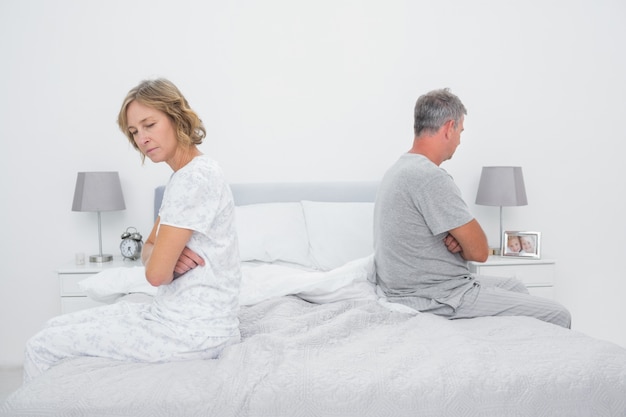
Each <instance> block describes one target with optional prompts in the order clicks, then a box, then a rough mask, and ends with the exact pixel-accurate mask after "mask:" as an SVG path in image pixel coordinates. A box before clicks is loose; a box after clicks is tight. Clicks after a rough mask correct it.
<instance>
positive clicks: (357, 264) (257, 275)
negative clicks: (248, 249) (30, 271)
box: [79, 255, 417, 314]
mask: <svg viewBox="0 0 626 417" xmlns="http://www.w3.org/2000/svg"><path fill="white" fill-rule="evenodd" d="M373 259H374V257H373V255H370V256H368V257H365V258H360V259H356V260H354V261H351V262H348V263H347V264H345V265H343V266H341V267H339V268H335V269H332V270H330V271H313V270H305V269H302V268H298V267H295V266H289V265H285V264H267V263H253V262H244V263H243V264H242V281H241V293H240V304H241V305H242V306H250V305H254V304H257V303H260V302H262V301H265V300H269V299H271V298H274V297H281V296H285V295H297V296H298V297H300V298H302V299H304V300H306V301H309V302H312V303H317V304H324V303H330V302H336V301H346V300H378V301H379V302H380V303H381V304H382V305H385V306H387V307H388V308H390V309H394V310H397V311H405V312H412V313H414V314H417V312H416V311H415V310H412V309H410V308H409V307H406V306H403V305H400V304H396V303H389V302H387V301H386V299H385V297H384V296H383V295H382V292H381V291H379V290H378V291H377V288H376V286H375V285H374V284H373V282H374V278H373V274H374V260H373ZM79 286H80V287H81V289H82V290H83V291H84V292H85V293H86V294H87V295H88V296H89V297H90V298H92V299H94V300H96V301H100V302H105V303H111V302H114V301H116V300H118V299H120V298H121V297H123V296H124V295H127V294H133V293H143V294H148V295H155V294H156V287H153V286H151V285H150V284H149V283H148V282H147V281H146V278H145V269H144V267H139V266H138V267H132V268H124V267H120V268H111V269H108V270H106V271H103V272H100V273H98V274H96V275H93V276H91V277H89V278H86V279H84V280H82V281H81V282H79Z"/></svg>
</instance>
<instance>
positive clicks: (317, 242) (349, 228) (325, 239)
mask: <svg viewBox="0 0 626 417" xmlns="http://www.w3.org/2000/svg"><path fill="white" fill-rule="evenodd" d="M302 208H303V210H304V219H305V221H306V229H307V233H308V235H309V245H310V256H311V259H312V260H313V262H314V266H315V267H317V268H319V269H321V270H324V271H328V270H331V269H334V268H337V267H339V266H342V265H344V264H346V263H347V262H350V261H352V260H355V259H358V258H363V257H366V256H369V255H371V254H372V253H373V252H374V237H373V228H374V203H350V202H346V203H326V202H316V201H302Z"/></svg>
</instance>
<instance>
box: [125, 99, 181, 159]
mask: <svg viewBox="0 0 626 417" xmlns="http://www.w3.org/2000/svg"><path fill="white" fill-rule="evenodd" d="M126 118H127V119H128V131H129V132H130V133H131V134H132V136H133V139H134V140H135V144H137V146H138V147H139V150H140V151H141V152H142V153H143V154H144V155H146V156H147V157H148V158H150V160H151V161H152V162H164V161H165V162H168V163H169V164H170V165H171V163H172V162H173V161H174V159H175V155H176V151H177V149H178V138H177V136H176V130H175V129H174V124H173V123H172V121H171V120H170V118H169V117H168V116H167V115H166V114H165V113H163V112H162V111H160V110H157V109H153V108H152V107H148V106H146V105H144V104H142V103H140V102H138V101H136V100H135V101H132V102H131V103H130V104H129V105H128V108H127V109H126Z"/></svg>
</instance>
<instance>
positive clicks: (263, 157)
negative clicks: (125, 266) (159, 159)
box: [0, 0, 626, 366]
mask: <svg viewBox="0 0 626 417" xmlns="http://www.w3.org/2000/svg"><path fill="white" fill-rule="evenodd" d="M625 18H626V3H624V2H622V1H618V0H613V1H611V0H581V1H577V2H570V1H568V0H550V1H544V0H524V1H518V0H515V1H510V2H501V1H498V0H485V1H466V0H444V1H437V2H432V1H414V0H406V1H402V0H385V1H373V0H371V1H362V0H352V1H350V0H319V1H315V2H305V1H293V0H264V1H251V0H248V1H245V0H242V1H237V2H226V1H191V0H176V1H163V0H131V1H126V0H125V1H121V0H111V1H106V2H104V1H79V0H57V1H54V2H52V1H46V0H3V1H2V2H0V59H1V64H0V140H1V141H2V152H0V169H1V171H0V198H1V200H2V202H1V203H0V204H1V205H2V215H1V216H0V230H1V231H2V240H1V241H2V250H1V251H0V261H1V264H2V266H3V269H2V275H1V276H0V365H7V366H8V365H16V364H20V363H21V361H22V352H23V348H24V343H25V341H26V340H27V338H28V337H30V336H31V335H32V334H33V333H35V332H36V331H37V330H38V329H39V328H40V327H41V326H42V324H43V323H44V322H45V320H47V319H48V318H50V317H52V316H54V315H56V314H58V313H59V312H60V301H59V287H58V280H57V275H56V272H55V270H56V268H58V267H59V266H60V265H62V264H65V263H68V262H71V261H72V260H73V258H74V254H75V253H76V252H85V253H86V254H87V255H89V254H92V253H96V252H97V251H98V243H97V223H96V215H95V213H77V212H72V211H71V203H72V197H73V192H74V185H75V181H76V173H77V172H79V171H108V170H112V171H119V173H120V177H121V181H122V187H123V190H124V196H125V198H126V205H127V209H126V210H125V211H119V212H109V213H103V215H102V221H103V241H104V250H105V252H109V253H118V246H119V242H120V234H121V233H122V232H123V231H124V230H125V229H126V227H128V226H134V227H136V228H137V229H139V231H140V232H142V233H143V234H144V235H147V234H148V232H149V231H150V227H151V216H152V192H153V188H154V187H155V186H157V185H159V184H163V183H165V182H166V181H167V178H168V176H169V175H170V171H169V168H168V167H167V166H166V165H163V164H161V165H154V164H152V163H151V162H149V161H148V162H146V164H145V165H143V166H142V165H141V163H140V158H139V156H138V155H137V153H136V152H135V151H134V150H133V149H132V148H131V147H130V146H129V145H128V143H127V142H126V139H125V138H124V136H122V134H121V133H120V132H119V131H118V129H117V126H116V123H115V122H116V117H117V112H118V109H119V106H120V104H121V101H122V99H123V97H124V96H125V94H126V92H127V91H128V90H129V89H130V88H131V87H133V86H134V85H136V84H137V83H138V82H139V81H140V80H142V79H144V78H151V77H155V76H163V77H167V78H169V79H171V80H172V81H173V82H175V83H176V84H177V85H178V86H179V87H180V89H181V90H182V91H183V93H184V94H185V95H186V96H187V98H188V99H189V101H190V103H191V105H192V107H194V108H195V109H196V110H197V111H198V113H199V114H200V115H201V117H202V118H203V120H204V121H205V123H206V127H207V131H208V139H207V141H206V143H205V144H204V145H202V150H203V151H204V152H205V153H207V154H210V155H211V156H213V157H214V158H216V159H217V160H219V161H220V162H221V164H222V166H223V168H224V170H225V171H226V173H227V176H228V179H229V180H230V181H231V182H260V181H308V180H311V181H321V180H378V179H379V178H380V177H381V176H382V175H383V173H384V172H385V170H386V169H387V167H388V166H389V165H391V164H392V163H393V162H394V161H395V160H396V159H397V158H398V156H399V155H400V154H401V153H403V152H405V151H406V150H408V148H409V147H410V145H411V141H412V108H413V105H414V102H415V100H416V98H417V97H418V96H419V95H420V94H422V93H424V92H426V91H428V90H431V89H434V88H440V87H450V88H452V91H453V92H455V93H456V94H458V95H459V96H460V97H461V99H462V100H463V101H464V103H465V104H466V106H467V108H468V111H469V114H468V116H467V118H466V123H465V133H464V134H463V137H462V144H461V146H460V147H459V148H458V150H457V153H456V155H455V157H454V159H453V160H451V161H449V162H447V163H445V164H444V165H443V167H444V168H446V169H447V170H448V171H449V172H450V173H451V174H452V175H453V176H454V177H455V179H456V181H457V183H458V184H459V186H460V188H461V190H462V192H463V193H464V195H465V197H466V199H467V201H468V202H469V203H470V206H471V208H472V210H473V211H474V213H475V215H476V217H477V218H478V220H479V221H480V222H481V223H482V224H483V226H484V228H485V230H486V232H487V234H488V236H489V239H490V242H491V243H492V245H496V244H497V242H498V208H496V207H483V206H476V205H474V204H473V202H474V199H475V195H476V189H477V185H478V180H479V176H480V170H481V167H482V166H486V165H519V166H522V167H523V170H524V177H525V180H526V187H527V193H528V200H529V205H528V206H525V207H515V208H505V210H504V216H505V219H504V222H505V229H507V230H534V231H540V232H541V233H542V239H543V240H542V252H543V255H544V257H547V258H554V259H556V260H557V271H558V276H557V281H556V298H557V299H558V301H560V302H561V303H563V304H564V305H565V306H567V307H568V308H569V309H570V310H571V312H572V315H573V328H574V329H575V330H576V331H582V332H585V333H587V334H589V335H592V336H594V337H598V338H602V339H606V340H610V341H613V342H616V343H618V344H621V345H623V346H626V330H625V329H626V327H625V326H624V325H623V322H622V317H621V316H622V314H623V308H622V305H623V298H624V293H626V282H625V277H624V272H623V271H624V267H623V264H624V262H623V257H624V255H623V253H624V236H625V234H626V228H625V227H624V213H626V207H625V204H626V203H625V199H624V190H626V180H625V175H624V171H623V155H622V153H621V151H622V149H623V148H624V143H625V139H626V133H625V132H626V130H625V129H624V117H625V115H626V100H625V93H626V77H624V74H626V55H625V54H624V41H625V40H626V25H624V24H623V22H624V19H625Z"/></svg>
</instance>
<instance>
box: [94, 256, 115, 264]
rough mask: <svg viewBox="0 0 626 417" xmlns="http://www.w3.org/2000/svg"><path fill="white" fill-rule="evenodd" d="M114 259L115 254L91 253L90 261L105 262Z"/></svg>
mask: <svg viewBox="0 0 626 417" xmlns="http://www.w3.org/2000/svg"><path fill="white" fill-rule="evenodd" d="M112 260H113V255H91V256H89V262H96V263H103V262H111V261H112Z"/></svg>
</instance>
